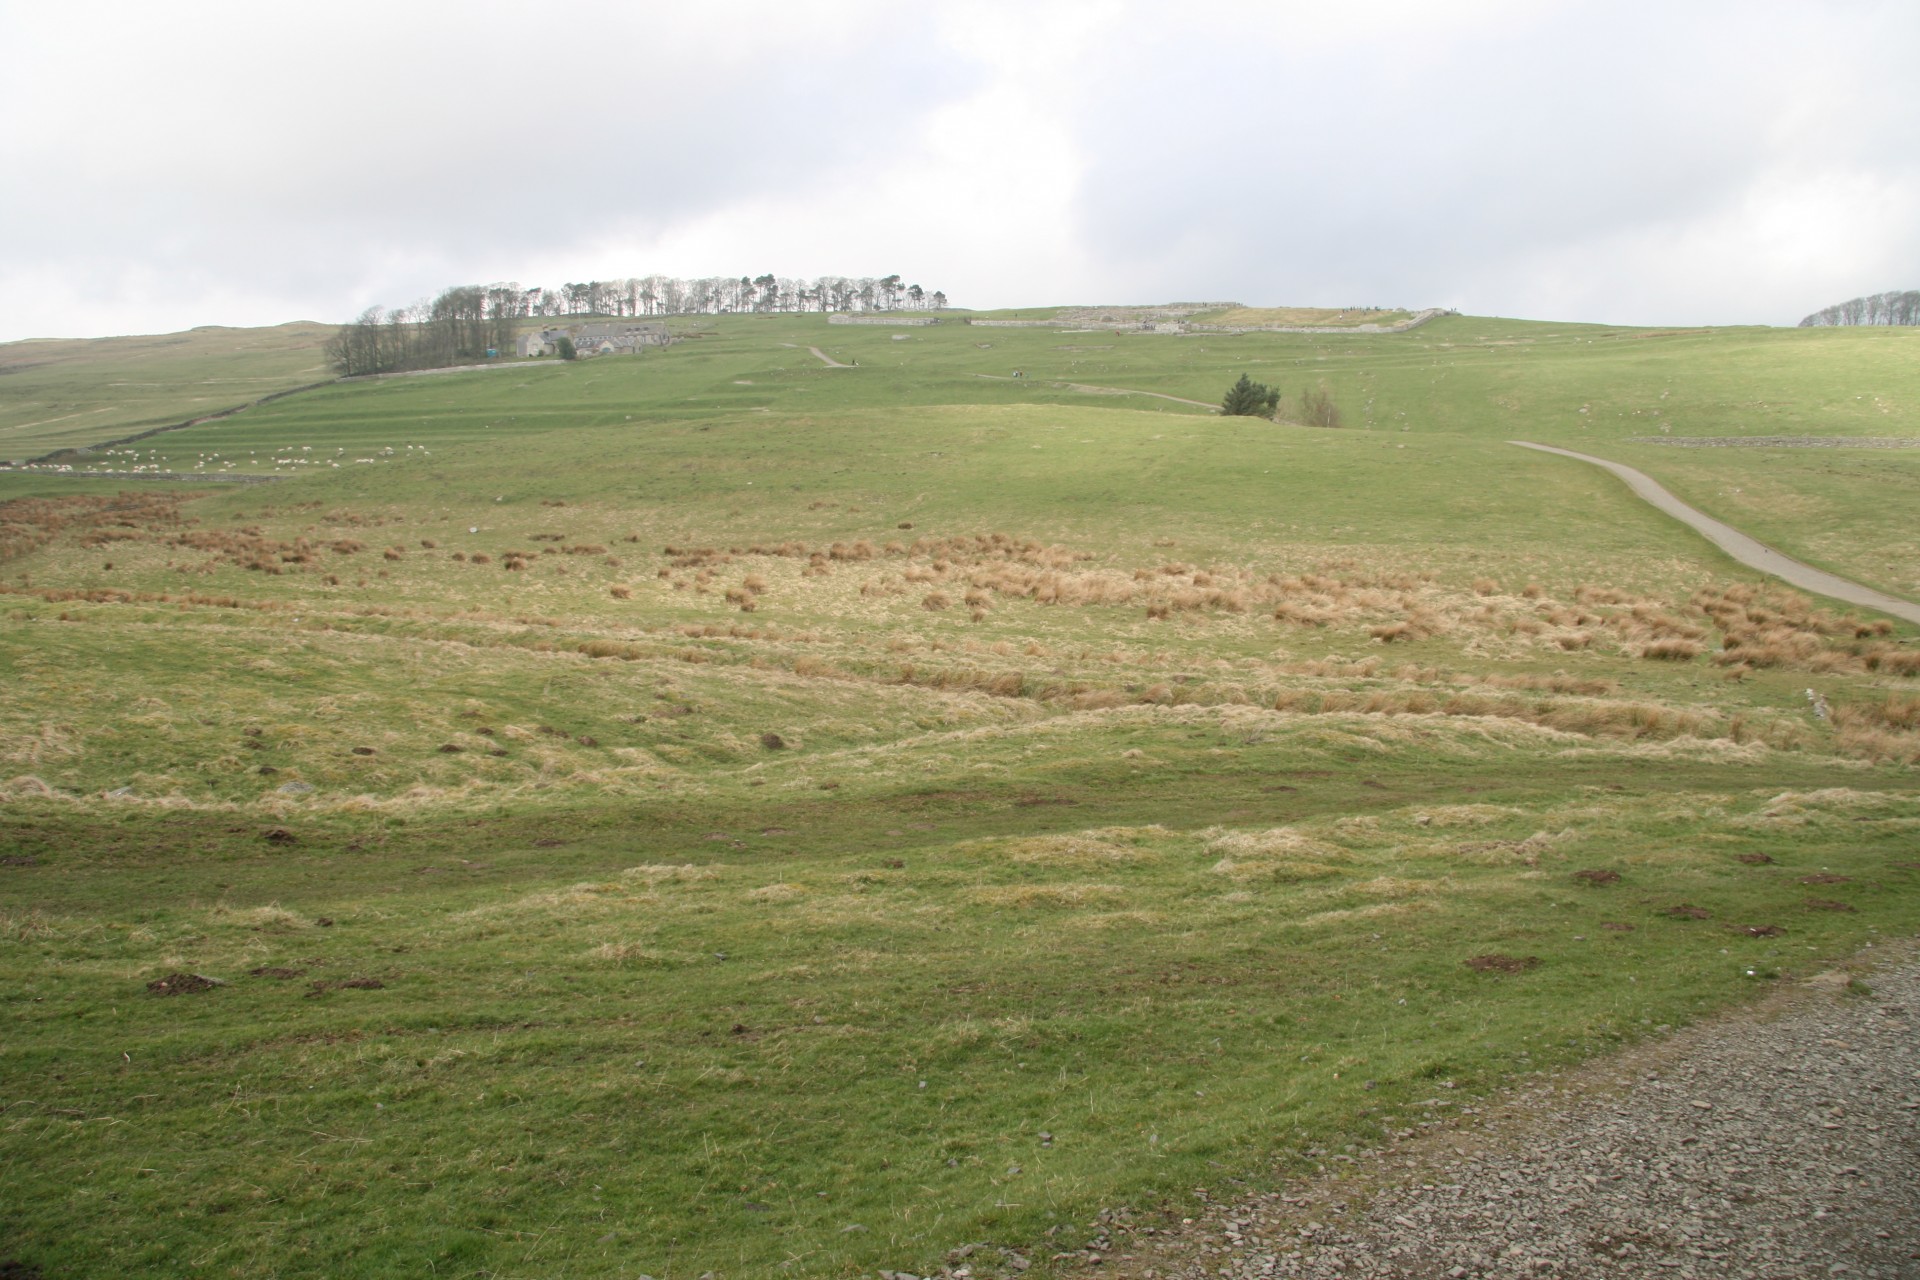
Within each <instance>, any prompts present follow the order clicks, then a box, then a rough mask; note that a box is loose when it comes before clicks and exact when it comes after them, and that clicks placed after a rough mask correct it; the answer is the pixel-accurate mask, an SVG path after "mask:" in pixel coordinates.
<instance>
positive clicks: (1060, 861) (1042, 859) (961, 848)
mask: <svg viewBox="0 0 1920 1280" xmlns="http://www.w3.org/2000/svg"><path fill="white" fill-rule="evenodd" d="M1165 835H1166V831H1165V829H1164V828H1162V827H1157V826H1154V827H1105V828H1101V829H1098V830H1092V831H1081V832H1075V833H1073V834H1071V835H1048V836H1021V837H1013V838H995V839H987V840H969V841H967V842H965V843H964V844H960V845H956V846H955V852H956V853H963V854H966V855H969V856H987V857H999V858H1005V859H1006V860H1007V861H1009V862H1019V863H1025V864H1028V865H1033V866H1051V867H1096V866H1106V865H1113V864H1117V863H1128V862H1144V861H1148V860H1151V859H1153V858H1156V857H1158V856H1159V854H1158V851H1157V850H1155V849H1154V848H1152V847H1151V843H1150V842H1152V841H1154V840H1156V839H1159V838H1162V837H1164V836H1165Z"/></svg>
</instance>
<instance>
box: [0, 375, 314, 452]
mask: <svg viewBox="0 0 1920 1280" xmlns="http://www.w3.org/2000/svg"><path fill="white" fill-rule="evenodd" d="M339 381H340V379H338V378H328V379H327V380H326V381H325V382H309V383H307V384H306V385H304V386H299V387H288V388H287V389H286V390H284V391H270V392H268V393H267V394H266V395H264V396H261V397H259V398H258V399H254V400H249V401H247V402H246V403H245V404H237V405H235V406H233V407H232V408H231V409H219V410H216V411H214V412H213V413H203V414H201V415H200V416H199V417H197V418H188V419H187V420H186V421H185V422H170V423H168V424H167V425H165V426H162V427H149V428H147V429H146V430H145V431H137V432H135V433H134V434H133V435H130V436H122V437H120V438H119V439H118V440H102V441H101V442H100V443H98V444H90V445H84V446H82V447H81V448H78V449H74V448H66V449H55V450H54V451H53V452H52V453H43V454H41V455H40V456H39V457H37V458H28V459H27V460H26V461H25V462H21V463H16V464H14V466H13V467H12V468H11V470H14V471H22V470H25V469H26V468H28V467H44V466H47V465H48V464H50V463H54V462H59V461H61V460H62V459H68V458H79V457H83V456H85V455H86V454H88V453H91V452H92V451H93V450H95V449H116V448H118V447H120V446H121V445H123V444H134V443H137V442H138V441H141V440H148V439H151V438H152V437H154V436H157V435H164V434H166V433H167V432H169V431H184V430H186V429H187V428H188V427H197V426H199V425H201V424H202V423H206V422H218V421H219V420H220V419H222V418H231V417H232V416H233V415H234V414H236V413H245V412H246V411H247V410H248V409H252V408H254V407H256V406H258V405H263V404H270V403H272V402H273V401H275V400H284V399H286V398H287V397H288V396H297V395H299V394H300V393H301V392H303V391H318V390H320V389H321V388H322V387H331V386H334V385H335V384H336V383H338V382H339ZM74 474H76V475H79V474H90V475H100V474H103V473H101V472H76V473H74Z"/></svg>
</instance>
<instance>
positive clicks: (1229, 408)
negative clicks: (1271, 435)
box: [1220, 373, 1280, 418]
mask: <svg viewBox="0 0 1920 1280" xmlns="http://www.w3.org/2000/svg"><path fill="white" fill-rule="evenodd" d="M1279 409H1280V393H1279V391H1277V390H1275V389H1274V388H1272V387H1268V386H1263V385H1262V384H1260V383H1258V382H1255V381H1253V379H1251V378H1249V377H1247V375H1246V374H1244V373H1243V374H1241V375H1240V381H1238V382H1236V383H1234V384H1233V385H1232V386H1231V387H1228V388H1227V398H1226V399H1224V400H1222V401H1221V402H1220V412H1221V413H1222V414H1224V415H1225V416H1227V417H1229V418H1270V417H1272V416H1273V415H1274V414H1275V413H1277V412H1278V411H1279Z"/></svg>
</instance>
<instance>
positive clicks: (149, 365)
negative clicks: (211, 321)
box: [0, 323, 333, 461]
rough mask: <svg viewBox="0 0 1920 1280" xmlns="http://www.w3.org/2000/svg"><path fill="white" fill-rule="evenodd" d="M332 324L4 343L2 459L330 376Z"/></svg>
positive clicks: (118, 433)
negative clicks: (327, 349)
mask: <svg viewBox="0 0 1920 1280" xmlns="http://www.w3.org/2000/svg"><path fill="white" fill-rule="evenodd" d="M332 335H333V326H331V325H320V324H308V323H298V324H283V325H277V326H275V327H273V328H269V329H225V328H218V327H208V328H204V329H192V330H189V331H188V332H186V333H168V334H156V335H150V336H142V337H131V338H39V339H30V340H27V341H23V342H8V343H0V459H12V460H14V461H23V460H25V459H28V458H34V457H38V456H40V455H42V454H46V453H51V452H53V451H54V450H57V449H69V448H82V447H85V446H88V445H94V444H99V443H102V442H103V441H108V440H116V439H121V438H123V437H126V436H131V435H135V434H137V433H139V432H141V431H143V430H146V429H149V428H152V427H156V426H163V425H172V424H174V423H177V422H183V421H185V420H187V419H189V418H195V417H199V416H201V415H203V414H208V413H216V412H219V411H221V410H224V409H231V408H234V407H236V406H238V405H242V404H246V403H249V402H251V401H254V400H257V399H259V398H260V397H261V396H264V395H271V394H272V393H274V392H277V391H285V390H287V389H289V388H292V387H298V386H304V385H306V384H309V383H314V382H321V381H329V380H331V379H332V377H333V374H332V373H331V371H329V370H328V368H327V366H326V359H325V356H324V347H325V345H326V341H327V339H328V338H329V337H331V336H332Z"/></svg>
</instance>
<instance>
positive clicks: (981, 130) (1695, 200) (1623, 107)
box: [0, 0, 1920, 340]
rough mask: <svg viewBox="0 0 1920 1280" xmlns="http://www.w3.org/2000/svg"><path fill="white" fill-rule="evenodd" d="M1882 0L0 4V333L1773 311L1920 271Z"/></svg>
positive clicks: (1910, 167) (1918, 227)
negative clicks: (412, 306) (642, 321)
mask: <svg viewBox="0 0 1920 1280" xmlns="http://www.w3.org/2000/svg"><path fill="white" fill-rule="evenodd" d="M1916 55H1920V4H1915V3H1914V2H1913V0H1900V2H1899V3H1865V2H1862V3H1817V2H1814V0H1799V2H1797V3H1777V4H1776V3H1767V2H1766V0H1725V2H1722V0H1686V2H1685V3H1672V2H1671V0H1668V2H1666V3H1658V4H1655V3H1641V2H1639V0H1602V2H1597V3H1581V2H1573V3H1523V2H1520V0H1446V2H1445V3H1435V2H1434V0H1369V2H1368V3H1366V4H1364V5H1356V4H1351V3H1346V2H1344V0H1325V2H1316V3H1282V2H1279V0H1265V2H1264V3H1245V4H1237V3H1228V2H1225V0H1222V2H1220V3H1206V2H1205V0H1177V2H1175V0H1163V2H1161V3H1132V2H1130V0H1061V2H1060V3H1047V2H1046V0H1020V2H1019V3H1006V4H1000V3H986V2H982V3H968V2H965V0H954V2H952V3H945V4H940V3H920V4H914V3H902V2H901V0H885V2H884V3H865V2H864V0H830V2H829V0H822V2H821V3H808V2H807V0H779V2H778V3H765V4H763V3H758V2H755V0H728V2H727V3H711V4H708V3H684V2H681V3H673V4H667V3H654V2H648V3H639V2H627V0H602V3H598V4H590V3H579V4H571V3H570V4H554V3H545V2H537V3H526V2H522V3H518V4H506V3H493V2H492V0H459V2H458V3H445V4H441V3H430V2H427V0H404V2H402V3H395V2H394V0H380V2H379V3H361V2H360V0H330V2H329V3H327V4H324V5H322V4H307V5H293V4H262V3H259V2H258V0H246V2H245V3H203V2H201V0H169V2H168V3H166V4H160V5H156V4H152V3H151V2H150V0H142V2H141V3H139V4H123V3H92V4H88V5H84V6H81V5H72V6H57V5H32V4H28V3H26V2H25V0H0V120H5V121H6V122H7V123H6V125H5V126H4V127H3V128H0V340H8V339H14V338H24V337H38V336H91V335H98V334H109V333H141V332H163V331H168V330H174V329H181V328H187V327H190V326H193V325H200V324H243V325H252V324H271V323H275V322H279V321H283V320H294V319H312V320H326V321H340V320H345V319H347V318H349V317H350V316H351V315H352V314H353V313H355V312H357V311H358V310H360V309H361V308H362V307H365V306H367V305H369V304H371V303H384V304H393V303H403V302H408V301H412V300H414V299H416V298H418V297H421V296H423V295H427V294H431V293H433V292H436V291H437V290H438V289H440V288H441V287H443V286H445V285H449V284H456V283H489V282H494V281H501V280H517V281H519V282H521V283H522V284H524V285H533V284H546V285H553V284H560V283H563V282H565V281H568V280H585V279H592V278H608V277H618V276H629V275H645V274H649V273H653V272H664V273H666V274H670V275H683V276H697V275H736V276H737V275H740V274H748V275H759V274H761V273H762V272H767V271H771V272H774V273H776V274H779V275H783V276H805V277H811V276H816V275H820V274H828V273H833V274H843V275H856V276H857V275H885V274H889V273H894V272H897V273H899V274H901V275H902V276H904V277H906V279H907V280H908V281H909V282H919V283H921V284H923V285H924V286H925V287H926V288H927V289H928V290H929V291H931V290H933V289H936V288H937V289H943V290H945V291H946V293H947V294H948V295H949V297H950V298H951V299H952V301H953V302H954V303H955V304H956V305H960V306H973V307H1002V306H1021V305H1039V304H1046V303H1067V302H1134V301H1140V302H1144V301H1167V300H1175V299H1209V300H1211V299H1223V300H1224V299H1232V300H1237V301H1242V302H1246V303H1250V304H1264V305H1289V304H1296V305H1344V304H1349V303H1354V304H1384V305H1405V306H1425V305H1435V306H1452V307H1457V308H1459V309H1461V310H1463V311H1467V312H1471V313H1476V314H1496V315H1511V316H1525V317H1531V318H1541V319H1579V320H1604V321H1615V322H1626V323H1646V324H1680V323H1684V324H1694V323H1722V324H1734V323H1760V324H1792V323H1794V322H1795V321H1797V320H1798V319H1799V318H1800V317H1801V316H1802V315H1804V314H1806V313H1807V312H1810V311H1813V310H1815V309H1817V308H1819V307H1822V306H1826V305H1828V304H1830V303H1834V302H1839V301H1842V300H1844V299H1846V298H1849V297H1853V296H1855V295H1858V294H1862V293H1873V292H1880V291H1882V290H1887V289H1896V288H1920V93H1916V92H1915V90H1914V76H1915V71H1914V68H1915V66H1916V65H1917V64H1920V58H1917V57H1916Z"/></svg>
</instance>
